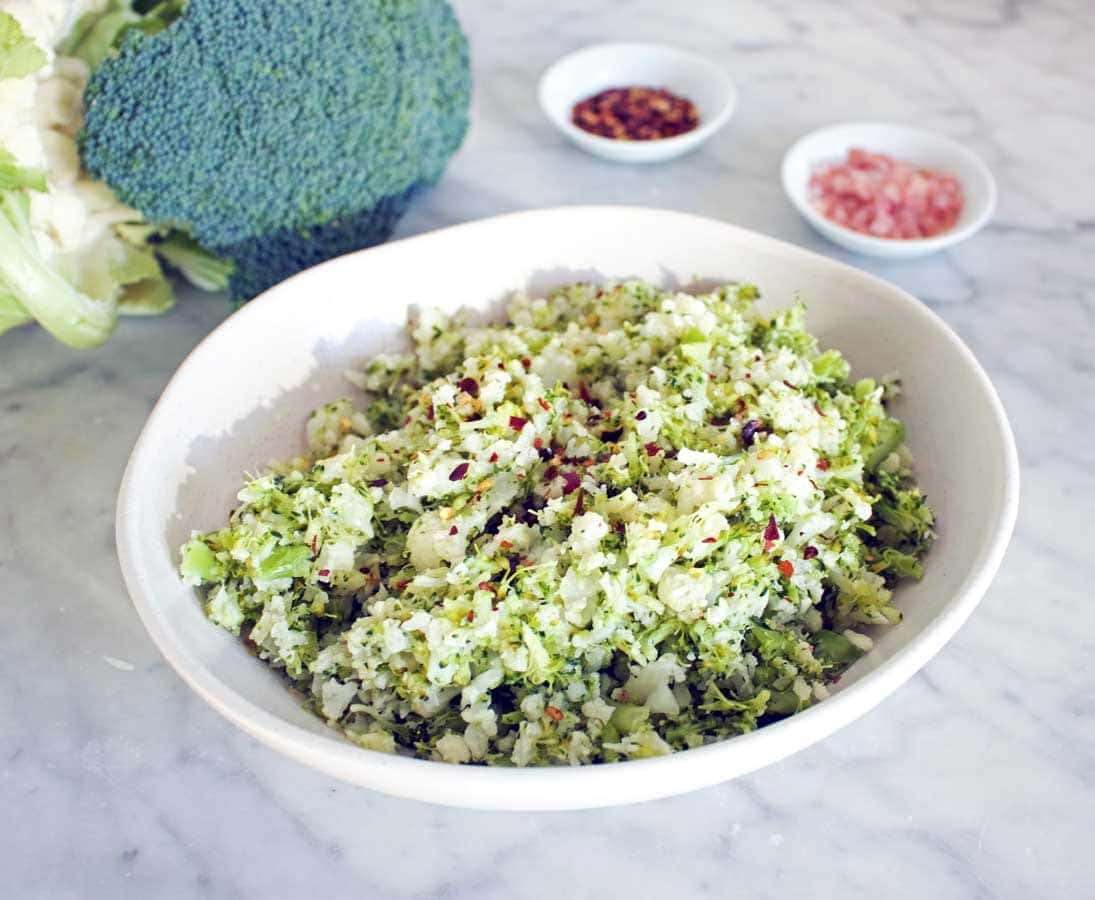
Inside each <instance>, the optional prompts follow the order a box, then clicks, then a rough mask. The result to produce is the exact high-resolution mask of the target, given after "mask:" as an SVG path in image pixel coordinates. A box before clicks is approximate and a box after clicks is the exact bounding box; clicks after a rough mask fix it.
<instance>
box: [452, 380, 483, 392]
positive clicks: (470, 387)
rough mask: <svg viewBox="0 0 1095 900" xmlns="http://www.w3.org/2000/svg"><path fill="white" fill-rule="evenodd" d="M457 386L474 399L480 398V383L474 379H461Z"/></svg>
mask: <svg viewBox="0 0 1095 900" xmlns="http://www.w3.org/2000/svg"><path fill="white" fill-rule="evenodd" d="M456 386H457V387H458V388H460V390H462V391H463V392H464V393H465V394H470V395H471V396H473V397H478V396H479V382H478V381H476V380H475V379H474V378H461V379H460V380H459V381H458V382H456Z"/></svg>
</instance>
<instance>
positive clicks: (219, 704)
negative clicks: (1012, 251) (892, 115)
mask: <svg viewBox="0 0 1095 900" xmlns="http://www.w3.org/2000/svg"><path fill="white" fill-rule="evenodd" d="M606 213H611V214H615V215H621V214H622V215H629V214H638V215H647V216H650V215H653V216H659V217H668V218H678V219H680V220H682V221H684V220H691V221H692V223H693V224H697V225H699V224H702V225H704V226H706V227H712V226H715V227H717V228H719V229H722V230H723V231H724V232H725V233H726V234H727V235H728V236H729V235H736V236H738V237H741V238H748V239H749V240H751V241H754V242H755V241H758V240H759V241H760V243H762V244H767V245H768V246H770V247H771V248H772V249H773V250H780V251H781V252H784V253H790V254H791V255H795V256H801V257H804V258H811V259H815V260H821V261H824V262H825V263H826V264H827V265H830V266H833V267H836V268H837V269H839V270H841V271H844V272H846V273H855V275H856V276H857V277H860V278H865V279H867V280H868V281H870V282H873V283H875V284H876V285H877V286H878V287H880V288H883V289H885V290H886V291H888V292H890V293H892V294H894V301H895V302H898V303H901V304H904V305H906V306H908V307H911V309H912V311H913V312H914V314H916V315H919V316H922V317H924V318H925V319H927V320H928V322H929V324H930V325H931V326H932V327H934V329H935V330H936V331H937V332H938V334H939V337H940V339H941V340H944V341H947V342H948V343H949V344H950V345H951V346H952V348H953V349H954V350H955V351H957V353H958V354H959V355H960V356H961V357H962V359H963V361H964V362H965V364H966V365H967V367H968V368H969V370H970V372H971V375H972V376H973V378H974V380H975V381H976V382H977V384H978V385H979V387H980V388H981V391H982V393H983V397H984V399H985V401H986V402H987V403H988V405H989V408H990V412H991V416H992V421H993V423H994V425H995V430H996V438H997V439H998V441H999V448H998V450H1000V451H1002V453H1003V457H1004V459H1003V465H1004V472H1005V478H1004V483H1003V485H1002V492H1003V496H1002V499H1001V503H1000V507H999V513H998V515H997V517H996V520H995V522H994V523H993V527H992V530H991V533H990V534H989V535H988V537H987V540H984V541H983V542H982V545H981V547H980V549H979V553H978V556H977V559H976V561H975V563H974V565H973V567H972V568H971V570H970V572H969V574H968V575H967V577H966V578H965V580H964V581H963V582H962V583H961V584H960V585H958V586H957V587H956V588H955V590H954V591H953V594H952V597H951V599H950V600H949V601H948V603H947V605H946V606H945V607H944V608H943V609H942V610H941V611H940V613H939V614H938V615H937V616H936V617H935V618H934V619H932V620H931V621H929V622H928V623H927V624H926V625H925V626H924V627H923V629H922V630H921V632H920V633H919V634H917V635H916V636H915V637H913V638H912V639H911V640H910V641H909V642H908V643H907V644H905V645H904V646H902V647H901V648H899V649H898V650H897V651H896V652H895V653H894V654H893V656H891V657H889V658H888V659H885V660H883V661H882V662H881V663H880V664H879V665H878V666H877V667H876V668H875V669H873V670H871V671H869V672H866V673H865V674H864V675H863V677H862V678H860V679H859V680H858V681H856V682H855V683H853V684H850V685H848V686H847V687H846V688H845V689H843V690H841V691H840V692H838V693H835V694H833V695H832V696H831V697H829V698H828V699H826V700H825V701H824V702H822V703H819V704H817V705H816V706H813V707H811V708H809V709H807V710H804V711H803V712H801V713H797V714H796V715H794V716H790V717H788V718H786V719H783V720H781V721H778V722H774V723H772V724H770V725H766V726H764V727H763V728H759V729H757V730H756V731H753V732H750V733H748V734H743V735H738V736H735V737H733V738H730V739H726V740H723V741H719V742H716V743H713V744H709V745H706V746H703V747H698V748H695V749H691V750H683V751H678V752H676V753H673V754H670V755H668V756H663V757H657V758H652V759H642V760H629V761H625V762H618V763H611V764H601V765H593V766H579V767H551V768H526V769H517V768H512V769H511V768H499V767H486V766H454V765H451V764H449V763H443V762H435V761H432V760H423V759H417V758H413V757H404V756H397V755H395V754H387V753H380V752H371V751H368V750H365V749H363V748H361V747H358V746H356V745H354V744H351V743H350V742H349V741H347V740H346V739H345V738H344V737H342V736H341V735H340V734H339V733H338V732H337V731H335V730H334V729H331V730H330V733H329V734H323V733H317V732H314V731H311V730H308V729H306V728H304V727H303V726H301V725H297V724H295V723H292V722H289V721H287V720H285V719H283V718H281V717H280V716H278V715H275V714H274V713H271V712H268V711H267V710H266V709H264V708H262V707H260V706H257V705H256V704H254V703H252V702H251V701H250V700H248V699H247V698H245V697H244V696H242V695H241V694H238V693H237V692H236V691H235V690H234V689H233V688H232V687H231V685H229V684H226V683H224V682H223V681H221V680H220V679H219V678H217V677H216V676H215V675H214V674H213V673H212V672H211V671H210V670H209V669H208V668H206V666H205V665H204V664H203V663H202V661H201V660H200V659H198V658H197V657H196V656H194V655H193V654H192V653H191V652H190V651H189V650H188V649H187V647H186V646H185V644H184V642H183V641H181V640H180V639H179V637H178V635H177V634H176V633H175V632H174V631H173V630H172V629H171V628H170V627H168V625H167V624H166V622H164V621H162V620H161V619H160V616H159V614H158V607H159V606H160V605H161V603H162V600H161V597H160V592H159V591H158V590H157V589H156V587H155V584H154V581H155V578H154V576H155V571H154V570H155V566H154V565H153V564H152V554H150V553H149V552H148V549H147V547H148V546H149V542H148V541H147V540H145V535H146V534H147V533H148V528H149V527H152V528H160V527H162V523H161V522H154V521H149V522H146V521H145V516H144V514H143V508H142V504H141V500H140V497H141V484H142V483H143V482H144V480H145V479H146V478H155V477H156V473H157V465H156V462H157V460H156V456H155V448H154V443H155V442H156V440H157V439H158V438H157V436H158V433H160V432H163V431H164V429H165V428H166V429H167V431H168V432H170V431H171V430H172V429H171V426H170V422H169V420H167V419H166V417H167V416H168V415H169V407H170V406H171V405H172V404H173V402H174V398H175V396H176V395H177V394H180V393H181V392H183V391H184V390H185V389H186V388H185V381H186V380H187V378H188V375H189V370H190V369H191V368H192V367H194V366H196V365H197V362H198V359H199V358H200V357H202V356H204V355H205V354H206V353H207V352H209V349H210V348H213V347H217V345H219V344H221V343H226V344H227V343H229V339H230V337H231V336H234V335H235V334H236V333H242V331H241V330H245V329H247V328H248V327H249V326H250V324H251V322H253V321H257V320H259V319H260V317H266V316H270V315H276V314H277V311H278V309H279V305H282V304H285V305H287V304H289V303H291V302H294V298H296V296H297V285H298V284H303V283H306V280H307V279H308V278H309V277H310V274H309V273H310V272H312V271H314V269H319V268H328V269H329V268H332V267H338V266H345V265H347V264H350V265H352V264H353V263H352V262H351V260H353V259H354V258H356V257H359V256H361V255H363V254H369V255H374V256H375V255H381V254H385V253H387V252H390V248H392V247H394V246H398V245H403V244H407V243H413V242H422V243H428V242H430V241H434V240H437V238H438V236H439V235H444V234H448V233H452V232H457V231H468V230H475V229H480V228H483V227H485V226H488V225H492V226H493V225H498V224H505V225H507V226H516V225H519V224H520V223H522V222H523V221H527V220H531V219H538V218H546V217H552V216H564V217H569V216H574V215H589V214H592V215H605V214H606ZM314 269H309V270H306V271H304V272H301V273H299V274H297V275H294V276H293V277H291V278H289V279H287V280H286V281H284V282H281V283H280V284H278V285H276V286H274V287H273V288H271V289H269V290H268V291H266V292H265V293H264V294H262V295H260V296H259V297H258V298H256V299H255V300H253V301H252V302H251V303H249V304H247V305H246V306H244V307H242V308H241V309H239V310H237V311H236V312H235V313H233V314H232V315H231V316H229V317H228V318H227V319H225V320H224V321H223V322H222V323H221V324H220V325H218V326H217V327H216V328H215V329H213V331H211V332H210V333H209V334H208V335H206V336H205V337H204V338H203V339H202V340H201V341H200V342H199V343H198V344H197V345H196V346H195V347H194V349H193V350H191V352H190V353H189V354H188V355H187V357H186V358H185V359H184V360H183V362H182V363H181V364H180V365H179V367H178V369H177V370H176V372H175V374H174V375H173V376H172V377H171V379H170V381H169V382H168V384H167V386H166V387H165V388H164V390H163V393H162V394H161V396H160V398H159V400H158V401H157V402H156V404H155V406H154V407H153V409H152V412H151V414H150V415H149V417H148V420H147V422H146V423H145V425H144V427H143V428H142V430H141V433H140V435H139V437H138V438H137V441H136V444H135V446H134V449H133V451H132V454H131V456H130V458H129V461H128V464H127V466H126V469H125V472H124V474H123V477H122V482H121V487H120V490H119V495H118V503H117V511H116V519H115V528H116V541H117V552H118V560H119V564H120V567H121V570H122V575H123V578H124V581H125V584H126V587H127V588H128V591H129V593H130V596H131V598H132V601H133V604H134V606H135V607H136V610H137V613H138V615H139V617H140V619H141V621H142V622H143V624H144V626H145V628H146V629H147V630H148V632H149V635H150V636H151V637H152V640H153V642H154V643H155V644H156V645H157V647H158V648H159V650H160V652H161V653H162V654H163V655H164V657H165V658H166V659H167V661H168V663H169V664H170V665H171V666H172V668H173V669H174V670H175V671H176V673H178V675H179V676H180V677H181V678H182V679H183V680H184V681H185V682H186V683H187V684H189V685H190V687H191V688H192V689H193V690H194V691H195V692H196V693H197V694H198V695H199V696H201V697H202V698H203V699H204V700H205V701H206V702H207V703H208V704H209V705H210V706H212V707H213V708H214V709H215V710H217V712H219V713H220V714H221V715H223V716H224V717H225V718H227V719H228V720H229V721H231V722H233V723H234V724H235V725H237V726H238V727H240V728H241V729H242V730H243V731H245V732H246V733H248V734H250V735H251V736H252V737H255V738H257V739H258V740H260V741H262V742H263V743H265V744H266V745H267V746H269V747H271V748H273V749H274V750H277V751H279V752H281V753H282V754H284V755H286V756H289V757H291V758H293V759H296V760H297V761H298V762H302V763H304V764H306V765H309V766H311V767H313V768H316V769H318V770H320V771H323V772H325V773H327V774H329V775H332V776H334V777H337V778H340V779H343V780H346V781H349V782H352V783H355V784H359V785H362V786H366V787H370V788H373V789H376V790H380V791H383V792H384V793H388V794H391V795H394V796H400V797H408V798H413V799H420V800H424V799H427V798H428V799H429V801H430V802H434V803H440V804H444V805H451V806H461V807H465V808H478V809H511V810H518V809H520V810H552V809H579V808H593V807H601V806H611V805H619V804H623V803H630V802H636V801H638V800H646V799H655V798H658V797H664V796H669V795H676V794H681V793H685V792H687V791H691V790H695V789H698V788H701V787H706V786H709V785H712V784H715V783H718V782H721V781H726V780H729V779H730V778H733V777H736V776H738V775H742V774H746V773H748V772H751V771H754V770H756V769H758V768H761V767H763V766H765V765H769V764H771V763H773V762H776V761H778V760H780V759H783V758H785V757H787V756H789V755H791V754H792V753H795V752H797V751H798V750H801V749H803V748H805V747H806V746H809V745H810V744H813V743H815V742H817V741H819V740H821V739H823V738H825V737H827V736H829V735H830V734H832V733H833V732H835V731H836V730H838V729H839V728H841V727H843V726H844V725H847V724H848V723H850V722H851V721H853V720H855V719H856V718H858V717H859V716H861V715H863V714H864V713H866V712H868V711H869V710H870V709H872V708H873V707H874V706H875V705H877V704H878V703H879V702H881V701H882V700H883V699H885V698H886V697H887V696H889V695H890V694H891V693H893V691H894V690H896V689H897V688H898V687H900V686H901V685H902V684H903V683H904V682H905V681H907V680H908V679H909V678H910V677H911V676H912V675H914V674H915V673H916V672H917V671H918V670H919V669H921V668H922V667H923V666H924V665H925V664H926V663H927V662H928V660H929V659H930V658H931V657H932V656H934V655H935V654H936V653H937V652H938V651H939V650H940V649H941V648H942V646H943V645H944V644H945V643H946V642H947V641H948V640H949V639H950V638H951V637H952V636H953V635H954V633H955V632H956V631H957V630H958V628H959V627H960V626H961V625H962V623H963V622H965V620H966V619H967V618H968V617H969V615H970V613H971V612H972V611H973V609H974V608H975V607H976V606H977V604H978V603H979V602H980V600H981V598H982V596H983V595H984V593H985V591H986V590H987V588H988V586H989V584H990V582H991V581H992V579H993V577H994V576H995V574H996V571H997V569H998V568H999V565H1000V563H1001V561H1002V559H1003V556H1004V552H1005V550H1006V549H1007V545H1008V542H1009V540H1010V538H1011V534H1012V531H1013V529H1014V525H1015V520H1016V516H1017V512H1018V502H1019V464H1018V456H1017V452H1016V446H1015V440H1014V437H1013V435H1012V431H1011V427H1010V425H1009V423H1008V419H1007V415H1006V413H1005V411H1004V407H1003V404H1002V403H1001V401H1000V399H999V397H998V395H997V393H996V390H995V388H994V387H993V385H992V383H991V381H990V380H989V378H988V376H987V375H986V373H985V372H984V370H983V369H982V368H981V366H980V364H979V363H978V361H977V359H976V358H975V357H974V355H973V353H972V351H971V350H970V349H969V348H968V347H967V346H966V345H965V343H964V342H963V341H962V340H961V339H960V338H959V337H958V336H957V334H955V333H954V332H953V331H952V330H951V328H950V327H949V326H948V325H947V324H946V323H945V322H944V321H943V320H942V319H941V318H940V317H939V316H938V315H937V314H936V313H935V312H933V311H932V310H931V309H929V308H928V307H927V306H924V305H923V304H921V303H920V301H918V300H916V299H915V298H914V297H913V296H912V295H910V294H908V293H907V292H905V291H904V290H902V289H901V288H899V287H897V286H896V285H893V284H891V283H889V282H886V281H885V280H883V279H881V278H878V277H876V276H874V275H871V274H870V273H867V272H864V271H862V270H860V269H856V268H855V267H853V266H850V265H847V264H845V263H842V262H839V261H836V260H833V259H831V258H829V257H826V256H823V255H821V254H818V253H814V252H812V251H809V250H806V249H804V248H801V247H798V246H796V245H793V244H789V243H787V242H785V241H781V240H778V239H776V238H773V237H770V236H767V235H763V234H760V233H758V232H755V231H752V230H750V229H745V228H741V227H739V226H736V225H731V224H729V223H725V222H720V221H718V220H714V219H710V218H708V217H704V216H698V215H693V214H691V213H681V212H675V211H672V210H659V209H654V208H650V207H636V206H627V205H621V206H615V205H585V206H582V205H579V206H562V207H551V208H545V209H532V210H526V211H521V212H515V213H508V214H505V215H500V216H494V217H489V218H486V219H479V220H475V221H472V222H466V223H462V224H458V225H452V226H449V227H446V228H442V229H438V230H436V231H433V232H427V233H424V234H421V235H416V236H413V237H408V238H404V239H402V240H398V241H393V242H390V243H388V244H383V245H380V246H378V247H373V248H369V249H365V250H360V251H357V252H355V253H351V254H347V255H345V256H342V257H338V258H335V259H332V260H328V261H327V262H325V263H321V264H320V265H319V266H316V267H314ZM701 758H704V759H707V760H719V759H720V758H721V759H722V762H723V763H724V765H723V766H722V767H721V768H720V769H719V770H718V771H717V772H716V773H715V774H714V775H712V774H711V770H712V766H711V765H708V766H706V767H705V766H702V765H697V762H698V761H699V760H700V759H701ZM575 796H580V797H582V798H583V799H582V800H581V801H577V802H576V801H575V800H574V797H575Z"/></svg>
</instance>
